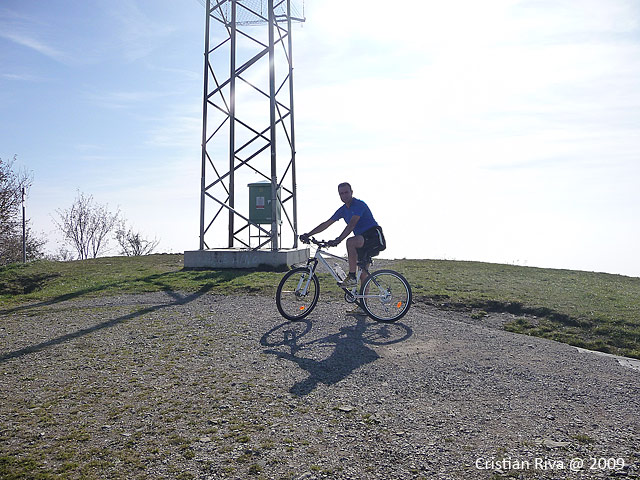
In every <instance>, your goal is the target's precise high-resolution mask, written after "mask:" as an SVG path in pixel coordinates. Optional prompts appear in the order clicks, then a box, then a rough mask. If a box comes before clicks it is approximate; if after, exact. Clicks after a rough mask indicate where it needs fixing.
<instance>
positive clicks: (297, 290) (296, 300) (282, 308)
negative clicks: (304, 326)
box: [276, 267, 320, 321]
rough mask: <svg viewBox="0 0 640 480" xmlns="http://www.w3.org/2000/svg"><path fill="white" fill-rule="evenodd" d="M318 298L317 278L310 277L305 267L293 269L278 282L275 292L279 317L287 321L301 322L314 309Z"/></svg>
mask: <svg viewBox="0 0 640 480" xmlns="http://www.w3.org/2000/svg"><path fill="white" fill-rule="evenodd" d="M319 296H320V282H318V277H317V276H316V275H313V276H311V277H310V272H309V269H308V268H306V267H299V268H294V269H293V270H291V271H289V272H287V273H286V274H285V276H284V277H282V280H280V285H278V290H277V291H276V305H277V307H278V311H279V312H280V315H282V316H283V317H284V318H286V319H287V320H293V321H295V320H301V319H303V318H304V317H306V316H307V315H309V314H310V313H311V311H312V310H313V309H314V308H315V306H316V304H317V303H318V297H319Z"/></svg>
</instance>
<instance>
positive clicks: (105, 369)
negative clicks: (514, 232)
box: [0, 293, 640, 480]
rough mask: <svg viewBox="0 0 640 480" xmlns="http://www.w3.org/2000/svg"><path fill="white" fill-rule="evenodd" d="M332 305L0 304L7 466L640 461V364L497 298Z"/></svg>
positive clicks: (387, 471) (485, 472)
mask: <svg viewBox="0 0 640 480" xmlns="http://www.w3.org/2000/svg"><path fill="white" fill-rule="evenodd" d="M344 310H345V304H344V303H342V302H331V301H327V300H326V298H325V299H323V298H322V297H321V299H320V303H319V305H318V307H317V309H316V311H314V312H313V313H312V314H311V315H310V316H309V317H308V321H303V322H298V323H290V322H287V321H285V320H284V319H283V318H281V317H280V316H279V315H278V312H277V310H276V307H275V304H274V301H273V299H272V298H268V297H262V296H248V297H247V296H245V297H240V296H226V297H224V296H217V295H212V294H209V293H206V294H205V293H197V294H192V295H180V294H166V293H157V294H146V295H131V296H118V297H110V298H100V299H75V300H69V301H65V302H60V303H52V304H48V305H44V304H41V305H38V304H36V305H31V306H25V307H20V308H17V309H13V310H9V311H4V312H0V338H2V343H1V345H0V402H1V403H0V478H1V477H2V472H5V474H6V472H9V471H13V472H23V473H24V472H27V471H29V472H31V473H37V472H49V473H51V474H54V475H55V476H62V475H67V476H68V477H69V478H127V479H130V478H184V479H189V478H197V479H218V478H220V479H222V478H229V479H246V478H265V479H280V478H282V479H320V478H338V479H385V480H386V479H408V478H425V479H476V478H478V479H497V478H523V479H534V478H549V479H551V478H636V479H637V478H640V453H639V452H640V372H639V371H636V370H633V369H631V368H625V367H623V366H622V365H620V364H619V363H618V362H616V360H615V359H612V358H608V357H603V356H598V355H593V354H591V353H585V352H580V351H578V350H577V349H575V348H572V347H570V346H567V345H563V344H559V343H555V342H551V341H547V340H543V339H538V338H533V337H526V336H521V335H516V334H512V333H508V332H504V331H502V330H499V329H496V328H495V326H496V325H498V324H499V323H500V322H499V319H498V320H496V318H493V319H489V323H488V324H487V325H483V324H478V322H477V321H475V320H472V319H471V318H470V317H469V316H467V315H464V314H461V313H456V312H449V311H440V310H437V309H435V308H432V307H428V306H422V305H414V307H413V308H412V310H411V311H410V312H409V314H408V315H407V316H406V317H405V318H403V319H402V320H401V321H400V322H399V323H398V324H393V325H385V324H379V323H375V322H373V321H371V320H369V319H366V318H352V317H345V316H344ZM575 459H578V460H582V461H584V465H583V467H582V468H581V469H580V468H577V467H579V466H580V465H579V463H576V462H577V461H576V460H575ZM592 459H593V460H592ZM572 460H573V463H570V462H571V461H572ZM571 468H573V469H574V470H579V471H576V472H573V471H571ZM3 469H4V470H3Z"/></svg>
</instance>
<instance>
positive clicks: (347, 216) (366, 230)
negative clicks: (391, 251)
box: [300, 182, 385, 288]
mask: <svg viewBox="0 0 640 480" xmlns="http://www.w3.org/2000/svg"><path fill="white" fill-rule="evenodd" d="M338 194H339V195H340V200H342V202H343V203H344V205H342V206H341V207H340V208H339V209H338V210H336V213H334V214H333V216H332V217H331V218H330V219H329V220H327V221H326V222H323V223H321V224H320V225H318V226H317V227H316V228H314V229H313V230H311V231H310V232H309V233H305V234H302V235H300V240H302V241H303V242H305V243H306V242H307V241H308V238H309V237H310V236H311V235H315V234H316V233H320V232H323V231H325V230H326V229H327V228H329V227H330V226H331V225H333V224H334V223H335V222H336V221H338V220H340V219H341V218H342V219H343V220H344V221H345V222H346V223H347V226H346V227H345V229H344V230H343V232H342V233H341V234H340V236H338V238H336V239H335V240H332V241H331V242H329V243H330V245H331V246H337V245H339V244H340V242H342V241H343V240H344V239H345V238H347V237H348V236H349V234H350V233H351V232H353V233H354V236H353V237H349V238H348V239H347V256H348V258H349V275H348V276H347V278H345V279H344V281H343V282H342V284H341V285H342V286H343V287H346V288H353V287H356V286H357V285H358V280H357V279H356V267H357V264H358V249H359V248H363V247H365V246H366V247H367V248H368V247H370V246H372V245H375V246H377V247H381V248H379V249H380V250H384V248H385V243H384V236H383V235H382V228H381V227H380V226H379V225H378V223H377V222H376V220H375V219H374V218H373V215H372V214H371V210H369V207H368V206H367V204H366V203H364V202H363V201H362V200H359V199H357V198H355V197H354V196H353V190H352V189H351V185H350V184H348V183H346V182H345V183H341V184H340V185H338ZM365 275H366V274H365V273H364V272H363V273H362V274H361V276H360V280H365Z"/></svg>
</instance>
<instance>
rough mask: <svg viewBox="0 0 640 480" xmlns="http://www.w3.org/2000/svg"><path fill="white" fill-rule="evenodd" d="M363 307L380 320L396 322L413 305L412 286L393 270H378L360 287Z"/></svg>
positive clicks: (375, 318)
mask: <svg viewBox="0 0 640 480" xmlns="http://www.w3.org/2000/svg"><path fill="white" fill-rule="evenodd" d="M360 295H362V298H361V300H360V302H361V304H362V308H364V310H365V311H366V312H367V314H368V315H369V316H370V317H371V318H373V319H374V320H377V321H379V322H395V321H397V320H400V319H401V318H402V317H404V316H405V315H406V313H407V312H408V311H409V307H410V306H411V286H410V285H409V282H407V279H406V278H404V277H403V276H402V275H400V274H399V273H398V272H394V271H393V270H378V271H377V272H374V273H372V274H370V275H369V278H367V279H366V280H365V281H364V283H363V284H362V288H361V289H360Z"/></svg>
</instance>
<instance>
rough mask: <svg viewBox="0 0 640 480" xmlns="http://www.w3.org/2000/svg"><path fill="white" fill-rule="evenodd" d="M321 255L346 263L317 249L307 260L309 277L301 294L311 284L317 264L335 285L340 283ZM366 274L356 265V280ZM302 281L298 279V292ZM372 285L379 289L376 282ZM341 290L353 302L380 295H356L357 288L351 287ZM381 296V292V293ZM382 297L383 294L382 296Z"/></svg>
mask: <svg viewBox="0 0 640 480" xmlns="http://www.w3.org/2000/svg"><path fill="white" fill-rule="evenodd" d="M323 255H326V256H328V257H331V258H333V259H336V260H340V261H342V262H345V263H346V262H347V260H345V258H344V257H339V256H337V255H333V254H332V253H329V252H323V251H322V247H318V249H317V250H316V253H315V255H314V256H313V257H311V258H309V260H307V267H309V277H308V278H307V280H306V283H305V285H304V289H302V290H301V292H303V294H305V293H306V292H307V289H308V288H309V282H311V278H312V277H313V275H315V273H316V270H317V269H318V262H320V263H322V264H323V265H324V266H325V267H326V268H327V270H329V273H330V274H331V276H332V277H333V278H334V279H335V280H336V283H338V284H340V282H341V281H342V280H343V279H341V278H340V277H339V276H338V274H337V273H336V271H335V270H334V269H333V267H332V266H331V265H330V264H329V262H327V260H326V259H325V258H324V256H323ZM363 271H364V272H366V273H367V275H368V274H369V270H367V269H366V268H364V269H363V268H361V267H360V265H358V266H357V267H356V278H358V279H359V278H360V275H361V274H362V272H363ZM302 281H303V279H302V278H300V283H299V284H298V290H300V289H301V287H302ZM374 283H375V284H376V285H377V286H378V288H380V285H379V284H378V282H375V279H374ZM342 289H343V290H344V291H345V293H346V294H347V295H349V296H350V297H351V298H353V299H354V300H359V299H362V298H365V297H372V298H373V297H376V298H378V297H380V295H360V294H358V293H357V289H358V287H357V286H356V287H353V289H351V290H349V289H347V288H344V287H342ZM381 294H382V292H381ZM383 295H384V294H383Z"/></svg>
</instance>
